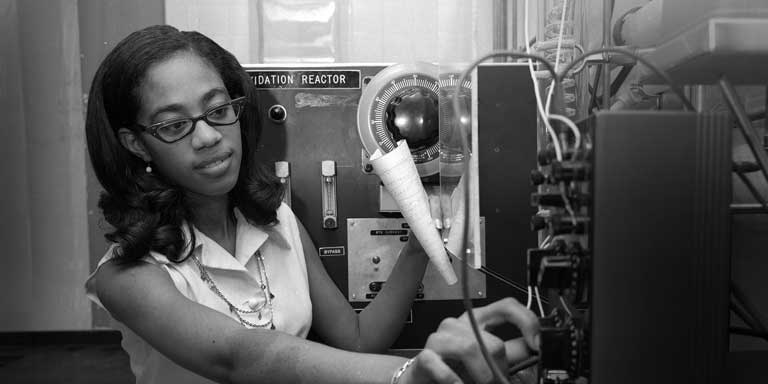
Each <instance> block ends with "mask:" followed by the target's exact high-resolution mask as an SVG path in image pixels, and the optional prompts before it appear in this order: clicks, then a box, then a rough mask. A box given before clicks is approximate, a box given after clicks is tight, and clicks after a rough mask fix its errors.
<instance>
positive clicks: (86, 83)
mask: <svg viewBox="0 0 768 384" xmlns="http://www.w3.org/2000/svg"><path fill="white" fill-rule="evenodd" d="M164 3H165V2H164V1H163V0H79V1H78V13H77V14H76V15H75V16H74V17H75V20H77V21H78V25H79V28H80V61H81V71H82V97H83V98H84V99H85V97H86V96H87V95H88V92H89V90H90V86H91V81H92V80H93V76H94V75H95V74H96V70H97V69H98V66H99V64H100V63H101V61H102V60H103V59H104V57H105V56H106V55H107V53H109V51H110V50H111V49H112V48H114V46H115V45H116V44H117V43H118V42H119V41H120V40H122V39H123V38H124V37H126V36H128V34H130V33H131V32H133V31H136V30H138V29H141V28H143V27H146V26H150V25H155V24H163V23H164V20H165V13H164V10H163V9H164V8H163V7H164ZM85 169H86V174H87V182H86V183H85V184H84V188H86V193H85V194H87V196H88V200H87V214H88V224H87V225H88V230H89V248H88V250H87V253H88V254H89V255H90V265H89V266H88V268H89V270H93V269H94V268H95V267H96V264H97V263H98V261H99V259H101V257H102V256H104V252H105V251H106V250H107V242H106V240H105V239H104V233H105V232H106V231H107V230H108V224H107V223H106V222H105V221H104V219H103V217H102V215H101V211H100V210H99V208H98V206H97V203H98V199H99V194H101V191H102V189H101V186H100V185H99V183H98V180H96V175H94V173H93V169H92V168H91V164H90V159H86V168H85ZM92 309H93V322H92V324H93V326H94V327H97V328H98V327H107V326H108V325H109V317H108V315H107V314H106V312H105V311H104V310H102V309H100V308H98V307H96V305H92Z"/></svg>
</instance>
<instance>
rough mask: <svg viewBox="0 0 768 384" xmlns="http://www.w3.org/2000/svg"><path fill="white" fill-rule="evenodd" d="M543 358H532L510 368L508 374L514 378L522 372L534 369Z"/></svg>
mask: <svg viewBox="0 0 768 384" xmlns="http://www.w3.org/2000/svg"><path fill="white" fill-rule="evenodd" d="M540 360H541V358H540V357H539V356H531V357H529V358H527V359H525V360H523V361H521V362H519V363H517V364H515V365H513V366H511V367H509V370H508V371H507V374H508V375H509V376H513V375H516V374H518V373H519V372H520V371H522V370H524V369H526V368H530V367H533V366H534V365H536V364H538V363H539V361H540Z"/></svg>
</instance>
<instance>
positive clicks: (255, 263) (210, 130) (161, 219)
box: [86, 26, 537, 383]
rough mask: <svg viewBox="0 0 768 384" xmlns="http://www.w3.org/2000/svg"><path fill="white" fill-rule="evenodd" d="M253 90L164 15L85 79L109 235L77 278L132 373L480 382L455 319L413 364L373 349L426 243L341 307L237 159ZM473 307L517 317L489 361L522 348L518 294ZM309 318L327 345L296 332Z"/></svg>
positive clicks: (298, 235)
mask: <svg viewBox="0 0 768 384" xmlns="http://www.w3.org/2000/svg"><path fill="white" fill-rule="evenodd" d="M255 97H256V96H255V94H254V88H253V86H252V84H251V82H250V79H249V77H248V76H247V74H246V73H245V72H244V71H243V69H242V68H241V66H240V65H239V63H238V62H237V60H236V59H235V58H234V57H233V56H232V55H231V54H230V53H229V52H227V51H225V50H224V49H222V48H221V47H220V46H218V45H217V44H216V43H214V42H213V41H212V40H210V39H208V38H207V37H205V36H203V35H201V34H199V33H196V32H179V31H178V30H176V29H174V28H173V27H169V26H155V27H149V28H146V29H143V30H140V31H137V32H134V33H133V34H131V35H130V36H128V37H127V38H126V39H124V40H123V41H121V42H120V43H119V44H118V45H117V46H116V47H115V48H114V49H113V51H112V52H110V54H109V55H107V57H106V58H105V60H104V62H103V63H102V64H101V66H100V67H99V70H98V71H97V73H96V75H95V78H94V81H93V84H92V87H91V92H90V96H89V102H88V116H87V121H86V135H87V141H88V150H89V153H90V157H91V162H92V163H93V168H94V170H95V172H96V176H97V177H98V179H99V181H100V182H101V184H102V186H103V187H104V189H105V192H104V194H103V195H102V197H101V200H100V202H99V206H100V207H101V209H102V210H103V213H104V217H105V218H106V220H107V221H108V222H109V223H110V224H111V225H112V226H113V227H114V231H113V232H111V233H109V234H107V239H108V240H110V241H111V242H113V243H114V245H113V246H112V247H111V248H110V250H109V251H108V252H107V254H106V255H105V256H104V258H103V259H102V260H101V262H100V263H99V267H98V268H97V270H96V271H95V272H94V273H93V275H91V277H90V278H89V280H88V282H87V284H86V287H87V290H88V293H89V297H91V299H93V300H94V301H95V302H96V303H98V304H99V305H101V306H103V307H104V308H105V309H106V310H107V311H109V313H110V314H111V315H112V317H113V318H114V320H115V326H116V327H117V328H118V329H119V330H120V331H121V332H122V333H123V347H124V348H125V349H126V351H127V352H128V354H129V356H130V358H131V368H132V371H133V372H134V374H135V375H136V378H137V382H139V383H161V382H162V383H165V382H184V383H207V382H210V381H209V380H214V381H221V382H249V383H250V382H264V383H283V382H285V383H298V382H312V383H324V382H327V383H345V382H349V383H365V382H371V383H377V382H381V383H390V382H399V383H422V382H424V383H426V382H441V383H442V382H445V383H454V382H459V381H460V380H459V376H457V374H456V372H454V371H453V370H451V368H449V365H448V364H447V363H454V362H455V363H461V364H460V366H461V367H462V369H463V370H465V371H466V372H467V374H468V375H470V376H471V377H473V378H474V379H476V380H480V381H487V380H490V377H491V376H490V371H489V370H488V367H487V366H486V364H485V362H484V361H483V360H482V358H481V356H480V355H479V352H478V349H477V347H476V345H475V344H474V337H473V335H472V334H471V331H470V329H469V328H468V322H467V320H466V317H463V318H459V319H448V320H446V321H444V322H443V324H441V327H440V329H439V330H438V331H437V332H436V333H435V334H433V335H432V336H430V338H429V340H428V342H427V345H426V349H425V350H424V351H423V352H421V353H420V354H419V355H418V356H417V357H416V358H415V359H413V360H408V361H406V360H405V359H403V358H399V357H394V356H386V355H375V354H372V353H375V352H382V351H384V350H386V348H387V347H388V346H389V345H390V344H391V343H392V342H393V341H394V339H395V338H396V337H397V335H398V333H399V331H400V328H401V326H402V324H403V323H404V319H405V318H406V314H407V311H408V308H409V306H410V303H411V301H412V300H413V297H414V295H415V293H416V288H417V284H418V282H419V281H420V280H421V278H422V276H423V273H424V270H425V267H426V263H427V258H426V255H425V254H424V252H423V250H422V249H421V247H420V246H419V245H418V243H417V242H416V241H415V240H412V241H409V243H408V244H407V245H406V247H405V249H404V250H403V251H402V254H403V255H404V256H403V257H400V258H399V259H398V262H397V265H396V266H395V268H394V270H393V273H392V275H391V277H390V278H389V280H388V282H387V284H385V288H384V289H383V290H382V291H381V292H380V294H379V295H377V297H376V299H375V300H374V301H373V302H372V303H371V304H370V305H369V306H368V307H367V308H366V309H365V310H364V311H362V312H361V313H360V314H357V313H355V311H354V310H353V309H352V308H351V307H350V305H349V303H348V302H347V301H346V299H345V298H344V297H343V296H342V295H341V293H340V292H339V291H338V290H337V289H336V287H335V285H334V284H333V282H332V281H331V280H330V278H329V276H328V274H327V273H326V272H325V270H324V268H323V266H322V264H321V262H320V259H319V257H318V255H317V252H316V251H315V249H316V248H315V246H314V245H313V244H312V241H311V240H310V238H309V236H308V234H307V232H306V230H305V229H304V228H303V226H302V225H301V223H299V222H298V220H297V219H296V217H295V216H294V215H293V213H292V212H291V210H290V208H288V207H287V206H286V205H283V204H281V196H282V195H281V194H282V190H281V186H280V183H279V182H277V180H276V179H275V178H274V177H273V176H271V174H270V172H268V171H265V169H264V168H262V167H261V166H260V165H259V164H257V163H255V162H254V159H253V158H252V152H253V150H254V149H255V148H256V143H257V142H258V138H259V133H260V127H259V126H258V119H257V115H256V111H255V109H254V107H253V106H254V105H255V102H254V100H255ZM412 238H413V236H412ZM477 316H478V318H479V321H480V322H481V323H482V324H483V325H487V326H493V325H496V324H498V323H502V322H508V321H512V322H514V323H516V324H518V325H519V326H520V327H521V328H522V331H523V334H524V335H525V340H524V341H523V340H516V341H512V342H508V343H507V344H504V343H502V342H501V341H500V340H498V339H497V338H495V336H493V335H491V334H490V333H485V337H486V340H487V343H488V344H490V345H491V349H492V351H493V352H494V356H495V357H496V359H497V360H498V361H499V362H500V363H503V364H507V360H509V359H511V360H515V359H520V358H523V357H525V356H526V355H527V354H528V353H529V352H530V351H531V350H533V349H535V348H536V347H535V346H536V341H535V340H534V339H535V337H536V333H537V323H536V320H535V317H534V316H533V314H531V313H530V311H528V310H526V309H525V308H524V307H522V306H520V305H519V304H518V303H517V302H514V301H513V300H511V299H510V300H507V301H503V302H498V303H494V304H493V305H490V306H488V307H486V308H482V309H479V310H478V311H477ZM310 326H311V327H312V329H313V330H314V331H315V332H316V333H317V334H318V335H319V336H320V337H321V338H322V340H323V341H324V343H325V344H327V345H323V344H319V343H314V342H310V341H307V340H306V339H305V337H306V335H307V332H308V331H309V329H310ZM454 366H455V365H454Z"/></svg>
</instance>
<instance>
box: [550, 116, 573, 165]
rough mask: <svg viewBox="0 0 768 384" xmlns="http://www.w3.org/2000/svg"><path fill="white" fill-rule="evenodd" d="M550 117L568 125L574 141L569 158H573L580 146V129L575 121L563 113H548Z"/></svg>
mask: <svg viewBox="0 0 768 384" xmlns="http://www.w3.org/2000/svg"><path fill="white" fill-rule="evenodd" d="M548 116H549V118H550V119H555V120H557V121H559V122H562V123H564V124H565V125H567V126H568V128H570V129H571V132H572V133H573V137H574V140H575V143H574V144H573V154H572V155H571V158H572V159H573V158H574V157H576V152H577V151H578V150H579V149H580V148H581V131H579V127H577V126H576V123H574V122H573V120H571V119H569V118H567V117H565V116H563V115H556V114H550V115H548Z"/></svg>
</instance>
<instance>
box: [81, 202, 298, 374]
mask: <svg viewBox="0 0 768 384" xmlns="http://www.w3.org/2000/svg"><path fill="white" fill-rule="evenodd" d="M235 217H236V218H237V235H236V245H235V253H236V254H235V255H234V257H233V256H232V255H231V254H230V253H229V252H227V251H226V250H224V248H222V247H221V246H220V245H219V244H217V243H216V242H215V241H213V240H211V239H210V238H209V237H208V236H206V235H205V234H203V233H202V232H200V231H199V230H198V229H197V228H193V230H194V232H195V237H196V241H197V247H196V248H195V250H194V254H195V255H196V256H197V258H198V259H199V260H200V262H201V263H202V264H203V265H204V266H205V269H206V271H207V272H208V275H209V276H210V277H211V279H212V280H213V281H214V282H215V285H216V287H217V288H218V289H219V291H221V293H222V294H223V295H224V297H226V298H227V300H229V301H230V302H231V303H232V304H234V305H236V306H238V307H240V308H243V309H247V308H248V306H249V305H251V306H255V307H259V306H261V304H262V303H261V302H263V301H264V300H265V299H266V297H265V295H264V294H263V293H262V291H261V277H262V276H263V274H261V273H260V269H259V262H258V260H257V258H256V257H254V254H255V253H256V251H260V252H261V255H262V256H263V261H264V267H265V271H266V277H267V281H268V282H269V290H270V291H271V292H272V293H273V295H274V299H273V300H272V310H273V313H274V315H273V318H272V321H273V323H274V325H275V329H277V330H278V331H281V332H284V333H288V334H291V335H294V336H298V337H302V338H306V336H307V333H308V332H309V328H310V326H311V325H312V303H311V301H310V298H309V281H308V278H307V266H306V260H305V259H304V250H303V247H302V244H301V238H300V237H299V227H298V223H297V221H296V216H295V215H294V214H293V212H292V211H291V209H290V208H289V207H288V206H287V205H285V204H283V205H281V206H280V208H279V209H278V210H277V219H278V221H279V223H278V224H277V225H274V226H253V225H251V224H250V223H248V221H247V220H246V219H245V217H244V216H243V215H242V213H241V212H240V211H239V210H235ZM184 227H186V226H184ZM116 246H117V245H116V244H115V245H112V247H110V249H109V250H108V251H107V253H106V254H105V255H104V257H103V258H102V259H101V261H99V264H98V266H97V267H96V269H97V270H98V268H99V267H100V266H101V265H102V264H104V263H105V262H107V261H108V260H110V259H112V258H113V252H112V251H113V249H114V247H116ZM142 260H143V261H145V262H147V263H152V264H156V265H159V266H161V267H162V268H163V269H164V270H165V271H167V272H168V274H169V275H170V277H171V279H172V280H173V282H174V284H175V285H176V288H177V289H178V290H179V291H180V292H181V293H182V294H183V295H184V296H186V297H187V298H189V299H190V300H192V301H195V302H198V303H200V304H202V305H205V306H207V307H210V308H213V309H215V310H217V311H219V312H221V313H224V314H226V315H227V316H229V317H231V318H233V319H235V321H238V318H237V316H236V315H235V314H234V313H232V312H230V310H229V306H228V305H227V303H225V302H224V300H222V299H221V298H220V297H219V296H217V295H216V294H215V293H214V292H213V290H212V289H211V287H209V286H208V284H207V283H206V282H205V281H203V280H202V279H201V276H200V269H199V268H198V266H197V264H196V263H195V262H194V261H193V260H192V258H191V257H190V258H187V259H186V260H185V261H183V262H181V263H174V262H171V261H169V260H168V258H166V257H165V256H163V255H160V254H158V253H155V252H151V253H150V255H148V256H145V257H144V258H143V259H142ZM95 273H96V271H94V272H93V274H91V276H90V277H89V278H88V281H87V282H86V294H87V295H88V297H89V298H90V299H91V300H92V301H94V302H95V303H96V304H97V305H99V306H100V307H102V308H103V305H102V304H101V302H100V301H99V299H98V297H97V296H96V293H95V292H94V291H93V287H92V284H91V281H92V279H93V276H94V274H95ZM240 316H242V317H243V318H244V319H245V320H247V321H249V322H252V323H257V324H261V323H264V322H265V320H266V319H262V320H259V319H258V318H257V316H258V314H256V313H254V314H240ZM112 325H113V327H114V328H115V329H117V330H119V331H120V332H121V333H122V336H123V340H122V347H123V349H124V350H125V351H126V352H127V353H128V355H129V357H130V363H131V371H132V372H133V374H134V375H135V376H136V383H137V384H145V383H147V384H148V383H212V381H210V380H208V379H206V378H204V377H202V376H199V375H197V374H195V373H193V372H191V371H189V370H187V369H184V368H182V367H180V366H178V365H177V364H176V363H174V362H172V361H171V360H169V359H168V358H166V357H165V356H163V355H162V354H161V353H160V352H158V351H157V350H155V349H154V348H153V347H152V346H151V345H149V344H148V343H147V342H146V341H144V340H143V339H141V338H140V337H139V336H137V335H136V334H135V333H133V332H132V331H131V330H130V329H128V328H127V327H126V326H125V325H123V324H122V323H120V322H118V321H116V320H114V319H113V320H112Z"/></svg>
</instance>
